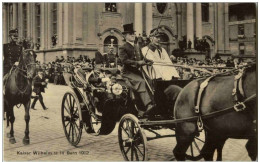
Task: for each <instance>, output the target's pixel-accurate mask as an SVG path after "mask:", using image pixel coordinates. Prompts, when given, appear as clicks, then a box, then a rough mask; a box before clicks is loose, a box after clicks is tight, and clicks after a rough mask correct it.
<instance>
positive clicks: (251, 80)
mask: <svg viewBox="0 0 260 162" xmlns="http://www.w3.org/2000/svg"><path fill="white" fill-rule="evenodd" d="M234 77H235V75H228V76H221V75H220V76H215V77H214V78H213V79H212V80H211V81H210V82H209V83H208V86H207V87H206V88H205V90H204V94H203V95H202V97H201V104H200V112H201V114H202V115H205V114H209V113H212V112H217V111H219V110H223V109H225V108H229V107H230V108H231V107H232V106H234V98H233V97H234V96H232V91H233V88H234ZM204 80H205V79H200V80H194V81H192V82H190V83H189V84H188V85H187V86H186V87H184V89H183V90H182V91H181V92H180V94H179V96H178V98H177V101H176V103H175V106H174V116H175V118H176V119H181V118H188V117H193V116H196V115H197V114H196V113H195V109H194V107H195V103H196V100H197V97H198V96H197V92H198V89H199V84H200V83H201V82H202V81H204ZM242 89H243V91H244V97H243V98H242V100H241V101H243V100H245V99H247V98H249V97H251V96H254V95H255V94H256V89H257V80H256V64H253V65H250V66H248V67H247V68H245V71H244V75H243V77H242ZM256 119H257V104H256V98H255V97H254V98H253V99H252V100H250V101H249V102H247V103H246V109H245V110H243V111H240V112H236V111H235V110H234V111H232V110H231V112H229V113H224V114H221V115H217V116H213V117H211V118H205V119H202V121H203V124H204V130H205V132H206V135H205V137H206V139H205V140H206V142H205V144H204V146H203V148H202V150H201V157H203V158H204V159H205V160H207V161H212V160H213V155H214V151H215V150H216V149H217V152H218V156H217V160H222V149H223V146H224V143H225V141H226V140H227V139H228V138H235V139H248V142H247V144H246V149H247V151H248V155H249V157H250V158H251V159H252V160H256V157H257V133H256ZM197 132H198V127H197V121H194V122H182V123H178V124H176V140H177V145H176V147H175V148H174V150H173V154H174V156H175V158H176V159H177V160H182V161H183V160H185V153H186V150H187V149H188V147H189V145H190V144H191V142H192V141H193V139H194V137H195V135H196V134H197ZM237 160H239V159H237Z"/></svg>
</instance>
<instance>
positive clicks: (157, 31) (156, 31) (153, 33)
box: [150, 28, 163, 37]
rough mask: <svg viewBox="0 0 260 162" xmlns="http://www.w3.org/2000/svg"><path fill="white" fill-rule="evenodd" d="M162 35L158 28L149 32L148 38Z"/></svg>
mask: <svg viewBox="0 0 260 162" xmlns="http://www.w3.org/2000/svg"><path fill="white" fill-rule="evenodd" d="M162 35H163V33H162V32H161V29H160V28H154V29H152V30H151V31H150V37H159V36H162Z"/></svg>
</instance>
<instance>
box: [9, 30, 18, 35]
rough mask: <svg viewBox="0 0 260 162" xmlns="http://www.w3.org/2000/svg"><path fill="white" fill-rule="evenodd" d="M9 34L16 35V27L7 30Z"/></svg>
mask: <svg viewBox="0 0 260 162" xmlns="http://www.w3.org/2000/svg"><path fill="white" fill-rule="evenodd" d="M9 35H10V36H11V35H16V36H18V29H11V30H10V31H9Z"/></svg>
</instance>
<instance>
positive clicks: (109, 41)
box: [104, 36, 118, 53]
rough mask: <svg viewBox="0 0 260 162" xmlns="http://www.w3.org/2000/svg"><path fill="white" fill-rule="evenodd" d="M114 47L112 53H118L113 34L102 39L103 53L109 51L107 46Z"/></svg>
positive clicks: (116, 41) (116, 42)
mask: <svg viewBox="0 0 260 162" xmlns="http://www.w3.org/2000/svg"><path fill="white" fill-rule="evenodd" d="M111 46H113V47H114V53H118V40H117V38H116V37H115V36H108V37H106V38H105V40H104V53H108V52H109V48H110V47H111Z"/></svg>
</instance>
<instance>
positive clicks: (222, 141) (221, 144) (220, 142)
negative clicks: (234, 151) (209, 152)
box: [216, 138, 227, 161]
mask: <svg viewBox="0 0 260 162" xmlns="http://www.w3.org/2000/svg"><path fill="white" fill-rule="evenodd" d="M226 140H227V139H226V138H221V139H219V140H218V143H216V144H217V152H218V154H217V161H222V150H223V147H224V144H225V142H226Z"/></svg>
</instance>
